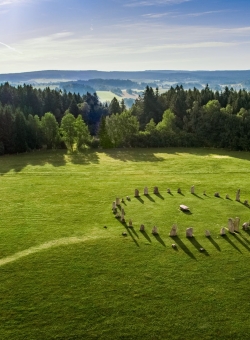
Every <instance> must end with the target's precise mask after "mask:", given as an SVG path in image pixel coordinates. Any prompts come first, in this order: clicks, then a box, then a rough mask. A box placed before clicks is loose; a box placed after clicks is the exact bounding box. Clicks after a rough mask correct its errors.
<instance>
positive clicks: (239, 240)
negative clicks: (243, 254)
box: [234, 234, 250, 251]
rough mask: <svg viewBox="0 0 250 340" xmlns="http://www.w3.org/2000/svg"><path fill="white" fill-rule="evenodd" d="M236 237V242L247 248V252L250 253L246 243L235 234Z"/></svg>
mask: <svg viewBox="0 0 250 340" xmlns="http://www.w3.org/2000/svg"><path fill="white" fill-rule="evenodd" d="M234 237H235V238H236V240H237V241H238V242H239V243H240V244H241V245H242V246H243V247H245V248H246V250H248V251H250V248H249V246H248V245H247V244H246V243H244V242H243V241H242V240H241V239H240V238H239V236H238V235H237V234H234Z"/></svg>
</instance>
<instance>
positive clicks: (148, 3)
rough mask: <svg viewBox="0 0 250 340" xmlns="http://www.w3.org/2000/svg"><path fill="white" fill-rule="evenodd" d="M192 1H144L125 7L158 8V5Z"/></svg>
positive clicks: (129, 3) (134, 1)
mask: <svg viewBox="0 0 250 340" xmlns="http://www.w3.org/2000/svg"><path fill="white" fill-rule="evenodd" d="M189 1H192V0H154V1H152V0H144V1H138V0H133V1H130V2H128V3H126V4H125V5H124V6H125V7H141V6H157V5H179V4H181V3H184V2H189Z"/></svg>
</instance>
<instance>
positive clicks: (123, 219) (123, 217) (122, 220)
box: [121, 213, 126, 223]
mask: <svg viewBox="0 0 250 340" xmlns="http://www.w3.org/2000/svg"><path fill="white" fill-rule="evenodd" d="M121 222H123V223H124V222H126V221H125V215H124V213H121Z"/></svg>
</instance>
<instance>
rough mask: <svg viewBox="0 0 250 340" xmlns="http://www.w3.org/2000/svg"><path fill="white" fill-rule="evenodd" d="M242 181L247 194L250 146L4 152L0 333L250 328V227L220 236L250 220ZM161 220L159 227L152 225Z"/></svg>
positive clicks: (38, 335)
mask: <svg viewBox="0 0 250 340" xmlns="http://www.w3.org/2000/svg"><path fill="white" fill-rule="evenodd" d="M192 185H195V188H196V189H195V190H196V191H195V192H196V195H192V194H191V193H190V187H191V186H192ZM145 186H147V187H148V188H149V193H150V195H149V196H148V197H147V196H144V195H143V188H144V187H145ZM154 186H158V187H159V191H160V195H154V194H153V188H154ZM178 187H180V188H181V189H182V193H183V194H182V195H181V194H178V193H177V188H178ZM135 188H137V189H139V190H140V198H139V199H137V198H135V197H134V189H135ZM167 188H170V189H171V191H172V195H170V194H168V193H167ZM238 188H240V189H241V201H242V202H243V201H244V200H249V201H250V154H249V153H243V152H229V151H224V150H211V149H135V150H134V149H131V150H126V149H124V150H108V151H104V150H103V151H93V150H92V151H86V152H85V153H83V154H73V155H68V154H66V153H65V152H64V151H51V152H42V151H41V152H36V153H30V154H24V155H15V156H4V157H1V158H0V204H1V214H0V272H1V275H0V299H1V307H0V339H4V340H5V339H11V340H12V339H181V340H182V339H190V340H191V339H232V340H235V339H239V340H241V339H249V338H250V323H249V316H250V312H249V311H250V300H249V297H248V295H249V279H250V274H249V273H250V271H249V270H250V264H249V260H250V256H249V255H250V234H249V233H248V232H247V231H243V230H240V233H239V234H235V235H232V234H229V233H227V236H226V237H221V236H220V235H219V231H220V228H221V227H223V226H224V227H227V221H228V218H230V217H232V218H235V217H236V216H238V217H240V219H241V224H242V223H243V222H246V221H249V220H250V209H249V208H248V207H246V206H245V205H244V204H242V202H241V203H240V202H236V201H235V193H236V190H237V189H238ZM204 190H206V193H207V195H206V196H204V195H203V191H204ZM216 191H218V192H219V193H220V196H221V198H216V197H214V193H215V192H216ZM226 194H229V196H230V198H231V199H229V200H227V199H225V196H226ZM127 195H128V196H130V197H131V201H127V200H126V196H127ZM116 197H120V198H122V197H123V198H124V199H125V203H124V204H123V208H124V209H125V213H126V215H125V217H126V220H127V221H128V220H129V219H130V218H131V219H132V221H133V225H134V228H127V227H126V226H124V225H123V224H122V223H120V222H119V220H117V219H116V218H115V217H114V215H113V213H112V210H111V207H112V202H113V201H114V200H115V198H116ZM180 204H185V205H187V206H189V207H190V210H191V214H185V213H183V212H181V211H180V210H179V205H180ZM142 223H143V224H145V227H146V232H145V233H141V232H140V231H139V227H140V224H142ZM173 224H177V225H178V237H177V238H175V239H172V238H170V237H169V232H170V229H171V227H172V225H173ZM154 225H156V226H157V227H158V229H159V236H153V235H152V234H151V230H152V227H153V226H154ZM104 226H107V228H104ZM188 227H193V228H194V235H195V237H194V238H193V239H191V240H190V239H187V238H186V237H185V230H186V228H188ZM206 229H208V230H210V232H211V238H206V237H205V230H206ZM124 231H125V232H126V233H127V237H124V236H122V232H124ZM172 243H175V244H176V245H177V249H176V250H174V249H173V248H172V247H171V245H172ZM200 248H204V249H205V250H206V251H205V252H200V251H199V249H200Z"/></svg>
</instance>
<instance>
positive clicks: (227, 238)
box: [222, 235, 242, 253]
mask: <svg viewBox="0 0 250 340" xmlns="http://www.w3.org/2000/svg"><path fill="white" fill-rule="evenodd" d="M222 238H223V239H224V240H226V241H227V242H228V243H229V244H231V246H232V247H234V248H235V249H236V250H237V251H238V252H239V253H242V251H241V250H240V249H239V248H238V247H237V246H236V245H235V244H234V243H233V242H232V241H231V240H230V238H229V237H228V236H227V235H224V236H222Z"/></svg>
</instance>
